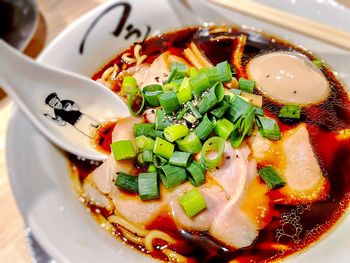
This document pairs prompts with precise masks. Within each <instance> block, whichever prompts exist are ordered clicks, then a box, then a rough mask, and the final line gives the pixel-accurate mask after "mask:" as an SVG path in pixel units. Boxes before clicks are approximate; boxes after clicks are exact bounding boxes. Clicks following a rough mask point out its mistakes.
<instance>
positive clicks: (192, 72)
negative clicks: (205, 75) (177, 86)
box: [188, 67, 199, 78]
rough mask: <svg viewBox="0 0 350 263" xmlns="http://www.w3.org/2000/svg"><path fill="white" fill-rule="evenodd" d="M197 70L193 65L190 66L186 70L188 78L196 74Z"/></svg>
mask: <svg viewBox="0 0 350 263" xmlns="http://www.w3.org/2000/svg"><path fill="white" fill-rule="evenodd" d="M198 72H199V71H198V70H197V69H196V68H195V67H190V69H189V70H188V75H189V76H190V78H193V77H195V76H196V75H197V74H198Z"/></svg>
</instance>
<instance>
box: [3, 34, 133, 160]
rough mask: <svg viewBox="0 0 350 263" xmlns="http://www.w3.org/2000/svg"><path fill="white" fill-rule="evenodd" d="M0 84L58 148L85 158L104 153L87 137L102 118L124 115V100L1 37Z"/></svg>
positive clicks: (101, 155)
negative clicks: (43, 63)
mask: <svg viewBox="0 0 350 263" xmlns="http://www.w3.org/2000/svg"><path fill="white" fill-rule="evenodd" d="M0 54H1V60H0V86H2V87H3V88H4V89H5V91H6V92H7V94H8V95H9V96H10V97H11V98H12V99H13V100H14V101H15V103H16V104H17V105H18V106H19V107H20V109H21V110H22V111H23V112H24V113H25V114H26V116H27V117H28V118H29V119H30V120H31V122H32V123H34V125H35V126H36V127H37V128H38V129H39V130H40V131H41V132H42V133H43V134H44V135H45V136H46V137H48V138H49V139H50V140H51V141H52V142H54V143H55V144H56V145H58V146H59V147H61V148H62V149H64V150H66V151H68V152H70V153H73V154H75V155H77V156H81V157H84V158H87V159H90V160H98V161H100V160H104V159H106V158H107V155H106V154H105V153H102V152H100V151H98V150H97V149H96V147H95V146H94V144H93V143H92V140H93V139H94V135H95V133H96V131H97V130H98V128H99V126H100V125H101V123H102V122H105V121H107V120H111V119H116V118H120V117H126V116H128V115H130V114H129V110H128V108H127V106H126V105H125V103H124V102H123V100H122V99H121V98H119V97H118V96H117V95H116V94H115V93H113V92H112V91H111V90H110V89H108V88H106V87H105V86H103V85H102V84H99V83H98V82H95V81H93V80H91V79H88V78H86V77H83V76H80V75H78V74H75V73H71V72H68V71H65V70H62V69H57V68H53V67H48V66H45V65H42V64H39V63H38V62H36V61H34V60H32V59H30V58H28V57H26V56H24V55H22V54H21V53H19V52H17V51H16V50H15V49H13V48H11V47H10V46H9V45H7V44H6V43H5V42H4V41H2V40H0Z"/></svg>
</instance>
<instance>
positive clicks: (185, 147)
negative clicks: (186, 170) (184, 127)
mask: <svg viewBox="0 0 350 263" xmlns="http://www.w3.org/2000/svg"><path fill="white" fill-rule="evenodd" d="M176 143H177V146H178V147H179V149H180V150H181V151H183V152H188V153H197V152H199V151H200V150H201V149H202V143H201V140H200V139H199V137H198V135H197V134H196V133H195V132H190V133H189V134H188V135H187V136H186V137H185V138H183V139H182V140H178V141H176Z"/></svg>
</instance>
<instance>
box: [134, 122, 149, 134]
mask: <svg viewBox="0 0 350 263" xmlns="http://www.w3.org/2000/svg"><path fill="white" fill-rule="evenodd" d="M152 130H154V124H153V123H136V124H134V136H135V137H139V136H142V135H144V136H148V134H149V133H150V131H152Z"/></svg>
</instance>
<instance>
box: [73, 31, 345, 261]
mask: <svg viewBox="0 0 350 263" xmlns="http://www.w3.org/2000/svg"><path fill="white" fill-rule="evenodd" d="M240 34H245V35H247V37H248V41H247V45H246V46H245V49H244V53H243V57H242V63H243V66H245V65H247V63H249V61H250V60H251V59H252V58H253V57H254V56H256V55H259V54H263V53H268V52H272V51H296V52H300V53H303V54H304V55H306V56H307V57H309V58H310V59H311V60H313V59H315V57H314V56H313V55H312V54H310V53H309V52H307V51H305V50H303V49H300V48H298V47H295V46H293V45H291V44H289V43H286V42H284V41H282V40H280V39H278V38H276V37H274V36H268V35H265V34H260V33H256V32H251V31H242V30H238V29H236V28H231V30H230V31H229V32H219V33H213V34H211V33H210V30H209V29H206V28H205V29H199V28H187V29H183V30H180V31H175V32H171V33H167V34H163V35H161V36H158V37H154V38H151V39H148V40H146V41H145V42H144V43H142V51H143V54H146V55H147V56H148V57H147V60H146V63H151V62H152V61H153V60H154V59H155V58H156V57H157V56H158V55H160V54H161V53H162V52H165V51H169V52H170V53H171V54H174V55H177V56H181V57H182V58H184V59H185V57H184V56H183V54H182V50H183V49H184V48H186V47H187V45H188V44H189V43H190V42H191V41H194V42H195V43H196V44H197V45H198V46H199V47H200V48H201V49H202V50H203V51H204V53H205V55H206V56H207V57H208V58H209V59H210V60H211V61H212V62H213V64H214V65H215V64H216V63H219V62H221V61H224V60H228V61H230V60H231V56H232V52H233V43H234V39H235V37H236V36H237V35H240ZM132 49H133V46H131V47H130V48H129V49H128V50H127V51H132ZM121 54H122V53H121ZM121 54H119V55H118V56H116V57H115V58H114V59H113V60H112V61H110V62H109V63H108V64H107V65H106V66H105V67H103V68H102V69H101V70H100V71H99V72H97V73H96V74H95V75H94V76H93V79H94V80H96V79H98V78H100V77H101V75H102V73H103V71H104V70H105V69H107V68H108V67H109V66H112V65H114V64H117V65H118V66H119V67H122V65H123V63H122V61H121ZM124 67H125V66H124ZM322 72H323V73H324V75H325V76H326V78H327V79H328V81H329V83H330V87H331V95H330V96H329V98H328V99H327V100H326V101H324V102H322V103H320V104H317V105H312V106H308V107H304V108H303V109H302V117H301V119H300V120H298V121H288V120H285V121H283V122H282V121H281V120H278V121H279V124H280V127H281V130H282V131H286V130H288V129H291V128H293V127H295V126H296V125H297V124H298V123H300V122H304V123H306V126H307V129H308V131H309V134H310V140H311V143H312V146H313V149H314V152H315V155H316V156H317V158H318V161H319V164H320V166H321V169H322V171H323V174H324V176H326V177H327V178H328V179H329V183H330V184H329V187H330V189H329V195H328V196H327V197H326V199H324V200H322V201H318V202H316V203H312V204H295V205H275V206H274V210H273V214H272V221H271V222H270V224H269V225H268V226H267V227H266V228H264V229H263V230H261V231H260V233H259V236H258V238H257V239H256V241H255V242H254V243H253V244H252V245H251V246H250V247H248V248H244V249H239V250H235V251H232V250H230V249H229V248H227V247H225V246H223V245H222V244H220V243H219V242H217V241H215V240H214V239H213V238H211V237H210V236H209V234H208V233H206V232H200V233H188V232H186V231H183V230H181V229H178V228H177V227H176V225H175V223H174V222H173V221H172V219H171V218H170V217H168V216H167V215H162V216H160V217H159V218H158V219H157V220H155V221H154V222H153V223H152V224H151V225H149V226H148V228H149V229H160V230H162V231H164V232H166V233H168V234H169V235H171V236H172V237H174V238H176V239H177V240H178V242H177V244H176V245H174V246H172V247H171V248H173V249H175V250H176V251H178V252H179V253H180V254H182V255H184V256H186V257H188V258H189V259H190V261H192V262H215V263H219V262H229V261H230V260H233V259H236V260H237V262H264V261H273V260H276V259H279V258H283V257H285V256H287V255H290V254H292V253H294V252H296V251H299V250H301V249H304V248H306V247H308V246H309V245H310V244H312V243H313V242H315V241H317V240H318V239H319V238H320V237H321V236H322V235H323V234H324V233H325V232H327V231H329V230H330V229H331V228H332V227H333V226H334V225H335V224H336V223H337V221H338V220H339V218H340V217H341V216H342V215H343V214H344V212H345V211H346V209H347V207H348V204H349V200H350V174H349V171H350V143H349V142H350V140H349V139H338V137H337V136H338V132H339V131H340V130H342V129H349V128H350V110H349V109H350V107H349V106H350V101H349V97H348V95H347V93H346V91H345V90H344V88H343V87H342V85H341V83H340V82H339V81H338V80H337V79H336V78H335V76H334V74H333V73H332V71H331V70H330V69H328V68H327V67H325V66H324V67H323V68H322ZM120 85H121V83H119V82H118V83H117V84H116V85H115V86H114V87H113V89H114V90H115V91H119V90H120ZM255 92H256V93H257V92H258V91H255ZM280 107H281V105H279V104H278V103H275V102H273V101H271V100H269V99H267V98H264V104H263V108H264V110H265V112H267V114H268V115H270V116H275V117H276V116H277V114H278V111H279V109H280ZM114 125H115V123H109V124H107V125H106V126H104V128H103V129H102V130H101V131H100V134H99V137H98V139H97V143H98V144H100V147H101V148H102V149H103V150H105V151H110V149H109V143H110V141H111V138H110V136H111V131H112V130H113V127H114ZM70 161H71V165H72V166H73V167H76V168H77V170H78V172H79V174H80V178H81V179H83V178H84V177H85V176H86V175H87V173H88V172H90V171H92V170H93V169H94V168H95V167H96V166H95V165H90V164H89V163H88V162H82V161H80V160H77V159H76V157H74V156H70ZM271 194H272V195H273V191H271ZM117 236H121V234H120V233H119V234H118V235H117ZM123 240H124V241H125V239H123ZM127 242H128V243H129V241H127ZM276 243H277V244H278V245H279V247H278V246H274V247H271V244H275V245H276ZM160 245H161V244H160ZM133 246H134V247H136V248H139V249H140V250H142V251H144V249H143V248H142V247H139V246H137V245H133ZM285 246H288V247H289V249H287V250H285V249H284V248H285ZM152 255H153V256H155V257H160V258H161V259H163V260H165V259H164V258H163V255H162V254H161V253H159V252H157V250H155V252H154V253H153V254H152Z"/></svg>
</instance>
